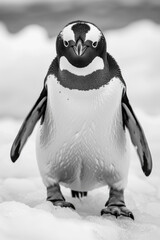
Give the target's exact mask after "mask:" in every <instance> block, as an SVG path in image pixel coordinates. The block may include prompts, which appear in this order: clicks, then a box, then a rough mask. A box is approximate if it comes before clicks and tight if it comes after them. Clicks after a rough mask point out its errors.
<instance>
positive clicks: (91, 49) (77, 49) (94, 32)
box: [56, 21, 106, 74]
mask: <svg viewBox="0 0 160 240" xmlns="http://www.w3.org/2000/svg"><path fill="white" fill-rule="evenodd" d="M56 50H57V57H58V59H59V65H60V69H61V70H68V71H71V72H72V70H73V69H74V70H75V69H76V68H77V69H81V70H82V71H83V69H84V68H85V69H86V68H87V67H88V69H90V70H88V72H89V73H91V72H92V71H96V70H99V69H103V68H104V58H105V53H106V40H105V37H104V35H103V33H102V32H101V30H100V29H99V28H97V27H96V26H95V25H94V24H92V23H89V22H85V21H75V22H71V23H69V24H68V25H66V26H65V27H64V28H63V30H62V31H61V32H60V33H59V35H58V37H57V41H56ZM70 69H72V70H70ZM74 70H73V71H74ZM74 72H75V71H74ZM82 74H83V73H82Z"/></svg>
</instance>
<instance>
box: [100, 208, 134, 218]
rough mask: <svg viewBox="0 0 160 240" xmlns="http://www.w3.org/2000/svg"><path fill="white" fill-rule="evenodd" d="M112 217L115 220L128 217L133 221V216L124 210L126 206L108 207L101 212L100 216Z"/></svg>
mask: <svg viewBox="0 0 160 240" xmlns="http://www.w3.org/2000/svg"><path fill="white" fill-rule="evenodd" d="M104 214H105V215H113V216H115V217H116V218H118V217H120V216H123V217H128V218H131V219H132V220H134V215H133V213H132V212H131V211H130V210H128V209H127V208H126V206H121V207H120V206H116V205H115V206H108V207H106V208H104V209H102V211H101V215H104Z"/></svg>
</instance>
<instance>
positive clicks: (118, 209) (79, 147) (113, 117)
mask: <svg viewBox="0 0 160 240" xmlns="http://www.w3.org/2000/svg"><path fill="white" fill-rule="evenodd" d="M106 47H107V46H106V40H105V37H104V35H103V33H102V32H101V31H100V29H98V28H97V27H96V26H95V25H94V24H92V23H88V22H85V21H75V22H72V23H69V24H68V25H66V26H65V27H64V29H63V30H62V31H61V32H60V34H59V35H58V37H57V41H56V50H57V56H56V58H55V59H54V60H53V62H52V63H51V66H50V68H49V70H48V73H47V75H46V78H45V81H44V87H43V90H42V92H41V94H40V97H39V98H38V100H37V102H36V103H35V105H34V107H33V108H32V110H31V111H30V113H29V114H28V116H27V117H26V119H25V121H24V123H23V124H22V127H21V129H20V131H19V133H18V135H17V137H16V139H15V141H14V143H13V146H12V149H11V159H12V161H13V162H15V161H16V160H17V158H18V157H19V155H20V152H21V150H22V148H23V146H24V144H25V142H26V140H27V138H28V137H29V135H30V134H31V133H32V131H33V128H34V126H35V124H36V123H37V121H38V120H39V119H41V121H40V126H39V129H38V134H37V140H36V153H37V161H38V165H39V169H40V173H41V176H42V179H43V182H44V184H45V185H46V187H47V200H49V201H51V202H52V203H53V204H54V205H56V206H62V207H71V208H74V206H73V205H72V204H71V203H68V202H66V201H65V199H64V197H63V195H62V193H61V190H60V185H59V184H62V185H64V186H66V187H69V188H70V189H71V190H72V196H73V197H80V196H86V195H87V192H88V191H89V190H92V189H94V188H97V187H101V186H104V185H108V186H109V188H110V195H109V199H108V201H107V203H106V207H105V208H104V209H103V210H102V211H101V214H112V215H115V216H116V217H117V216H120V215H123V216H127V217H131V218H134V217H133V214H132V213H131V211H129V210H128V209H127V208H126V206H125V202H124V189H125V187H126V183H127V177H128V170H129V151H128V149H129V147H128V138H127V134H126V127H127V128H128V130H129V133H130V136H131V140H132V142H133V144H134V146H135V147H136V149H137V152H138V155H139V158H140V162H141V166H142V169H143V172H144V173H145V175H146V176H148V175H149V174H150V172H151V170H152V159H151V154H150V150H149V148H148V144H147V141H146V138H145V135H144V132H143V130H142V127H141V126H140V124H139V122H138V120H137V118H136V116H135V114H134V112H133V109H132V107H131V105H130V103H129V100H128V97H127V92H126V84H125V82H124V79H123V77H122V74H121V71H120V68H119V66H118V64H117V63H116V61H115V60H114V58H113V57H112V56H111V55H110V54H109V53H108V52H107V50H106Z"/></svg>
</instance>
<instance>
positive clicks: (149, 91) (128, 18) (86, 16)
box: [0, 0, 160, 118]
mask: <svg viewBox="0 0 160 240" xmlns="http://www.w3.org/2000/svg"><path fill="white" fill-rule="evenodd" d="M77 19H80V20H81V19H82V20H89V21H91V22H94V23H95V24H96V25H97V26H99V27H100V28H101V29H102V30H103V31H104V33H105V35H106V38H107V43H108V52H109V53H110V54H111V55H113V56H114V57H115V58H116V60H117V61H118V63H119V65H120V67H121V69H122V73H123V76H124V78H125V80H126V82H127V85H128V92H129V95H130V98H131V101H132V102H133V104H134V105H135V106H136V107H137V108H139V109H141V110H142V111H144V112H146V113H147V114H153V115H157V114H159V113H160V108H159V102H160V97H159V96H160V91H159V90H160V83H159V82H160V81H159V77H160V73H159V57H160V44H159V43H160V30H159V23H160V1H159V0H97V1H96V0H81V1H79V0H46V1H43V0H0V117H2V118H4V117H9V118H10V117H14V118H23V117H24V116H25V115H26V114H27V112H28V111H29V109H30V108H31V106H32V105H33V103H34V101H35V100H36V98H37V97H38V94H39V92H40V90H41V88H42V84H43V79H44V77H45V74H46V72H47V69H48V67H49V64H50V62H51V61H52V59H53V57H54V56H55V46H54V44H55V39H54V38H55V36H57V34H58V33H59V31H60V30H61V29H62V28H63V26H65V25H66V24H67V23H68V22H70V21H72V20H77Z"/></svg>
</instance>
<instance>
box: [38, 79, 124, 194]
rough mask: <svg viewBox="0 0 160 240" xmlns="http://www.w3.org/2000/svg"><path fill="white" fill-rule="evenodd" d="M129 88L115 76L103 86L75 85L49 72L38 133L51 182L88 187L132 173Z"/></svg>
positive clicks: (43, 168)
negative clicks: (125, 99)
mask: <svg viewBox="0 0 160 240" xmlns="http://www.w3.org/2000/svg"><path fill="white" fill-rule="evenodd" d="M123 88H124V86H123V84H122V83H121V81H120V80H119V79H113V80H112V81H111V82H110V83H109V84H108V85H106V86H104V87H101V88H100V89H97V90H90V91H79V90H70V89H68V88H64V87H63V86H61V85H60V84H59V83H58V82H57V80H56V79H55V78H54V77H53V76H51V75H50V76H49V77H48V79H47V89H48V102H47V109H46V113H45V119H44V123H43V125H41V126H40V128H39V131H38V135H37V160H38V164H39V168H40V172H41V175H42V178H43V180H44V183H45V184H46V185H47V186H49V185H51V184H53V183H54V182H59V183H61V184H64V185H66V186H68V187H70V188H71V189H73V190H79V191H80V190H82V191H84V190H90V189H93V188H95V187H98V186H102V185H105V184H109V185H112V184H113V182H115V184H116V183H117V182H118V181H121V178H123V177H124V176H125V175H126V169H125V167H122V164H125V161H127V159H126V156H127V151H126V136H125V133H124V130H123V124H122V113H121V96H122V91H123ZM122 161H123V162H122Z"/></svg>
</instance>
